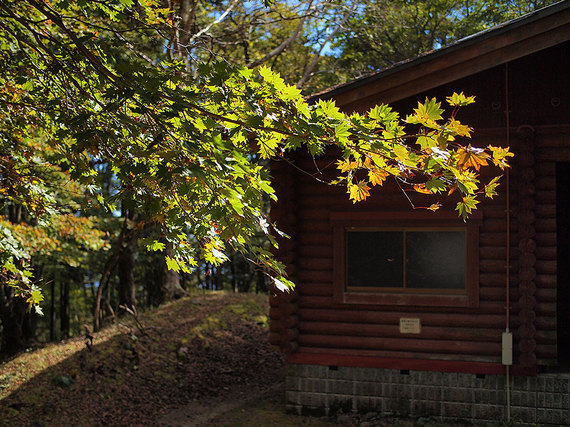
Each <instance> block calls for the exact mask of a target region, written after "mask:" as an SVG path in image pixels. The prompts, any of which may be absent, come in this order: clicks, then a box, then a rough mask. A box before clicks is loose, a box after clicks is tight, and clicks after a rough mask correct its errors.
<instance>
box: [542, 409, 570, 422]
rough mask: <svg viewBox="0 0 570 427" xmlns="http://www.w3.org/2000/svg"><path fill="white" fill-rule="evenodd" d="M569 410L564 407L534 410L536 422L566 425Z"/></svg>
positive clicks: (569, 418) (569, 416)
mask: <svg viewBox="0 0 570 427" xmlns="http://www.w3.org/2000/svg"><path fill="white" fill-rule="evenodd" d="M568 420H570V411H568V410H564V409H542V408H539V409H538V410H537V411H536V422H537V423H538V424H539V425H555V426H567V425H568V424H569V422H568Z"/></svg>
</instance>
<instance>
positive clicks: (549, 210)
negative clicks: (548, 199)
mask: <svg viewBox="0 0 570 427" xmlns="http://www.w3.org/2000/svg"><path fill="white" fill-rule="evenodd" d="M535 212H536V217H537V218H541V219H542V218H556V204H555V203H553V204H539V205H537V206H536V209H535Z"/></svg>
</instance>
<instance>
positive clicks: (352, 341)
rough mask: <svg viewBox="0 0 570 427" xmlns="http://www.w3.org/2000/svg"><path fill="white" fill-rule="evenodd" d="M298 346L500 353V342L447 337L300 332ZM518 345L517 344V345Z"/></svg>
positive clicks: (447, 352) (482, 353) (476, 353)
mask: <svg viewBox="0 0 570 427" xmlns="http://www.w3.org/2000/svg"><path fill="white" fill-rule="evenodd" d="M298 341H299V345H300V346H303V347H319V348H323V347H324V348H327V347H331V348H350V349H363V350H389V351H390V350H391V351H404V352H415V351H419V352H425V351H426V350H428V349H429V350H430V351H431V352H435V353H442V354H447V355H451V354H469V355H471V354H473V355H497V354H501V343H500V342H497V343H487V342H466V341H456V340H453V341H447V340H423V339H413V338H374V337H355V336H341V335H338V336H337V335H326V336H325V335H307V334H304V335H300V336H299V340H298ZM519 345H520V344H519Z"/></svg>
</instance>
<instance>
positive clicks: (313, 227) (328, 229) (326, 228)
mask: <svg viewBox="0 0 570 427" xmlns="http://www.w3.org/2000/svg"><path fill="white" fill-rule="evenodd" d="M298 231H299V232H301V233H305V232H309V233H315V232H317V233H319V232H320V233H332V226H331V223H330V221H329V219H328V218H323V219H322V220H321V221H317V220H314V219H313V220H306V221H301V222H300V223H299V227H298Z"/></svg>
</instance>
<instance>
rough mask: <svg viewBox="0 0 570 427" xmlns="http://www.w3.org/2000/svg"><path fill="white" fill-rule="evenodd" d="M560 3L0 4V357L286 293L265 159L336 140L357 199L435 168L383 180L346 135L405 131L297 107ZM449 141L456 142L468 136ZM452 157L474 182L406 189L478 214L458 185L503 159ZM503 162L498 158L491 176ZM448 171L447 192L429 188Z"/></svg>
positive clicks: (380, 119) (429, 114) (429, 113)
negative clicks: (223, 301)
mask: <svg viewBox="0 0 570 427" xmlns="http://www.w3.org/2000/svg"><path fill="white" fill-rule="evenodd" d="M550 3H554V2H553V1H546V0H545V1H483V0H473V1H460V0H416V1H408V0H378V1H371V0H357V1H337V0H305V1H298V2H293V1H275V2H273V1H268V0H265V1H257V0H253V1H246V2H243V1H238V0H209V1H205V0H161V1H159V0H154V1H133V0H117V1H107V2H85V1H80V0H78V1H63V0H62V1H56V0H54V1H45V2H43V1H35V0H28V1H3V0H2V1H0V239H1V245H0V264H1V265H0V267H1V268H0V358H1V356H2V355H3V356H8V355H10V354H13V353H16V352H18V351H21V350H22V349H25V348H27V347H28V346H31V345H34V344H37V343H41V342H46V341H54V340H60V339H65V338H68V337H71V336H77V335H82V334H85V331H86V329H87V330H92V329H93V328H95V329H98V328H100V327H101V325H102V324H103V323H104V322H108V321H112V320H113V319H114V318H115V316H118V315H121V314H124V313H126V312H131V313H134V312H136V310H137V309H139V310H141V309H144V308H145V307H149V306H156V305H159V304H161V303H163V302H165V301H168V300H172V299H176V298H179V297H181V296H183V295H185V294H187V293H188V292H190V291H192V290H221V289H225V290H233V291H235V292H252V291H253V292H263V293H266V292H268V290H269V289H270V288H271V286H273V285H275V284H277V285H278V287H279V285H282V286H286V285H287V283H286V279H285V278H284V276H283V274H282V273H283V266H281V265H280V264H279V263H278V262H277V261H274V260H272V258H271V255H270V247H271V244H272V242H273V240H272V239H273V238H272V237H271V234H275V233H278V232H277V231H276V230H275V229H274V228H273V227H272V225H271V224H270V223H269V220H268V210H269V200H270V199H271V198H272V197H274V195H273V190H272V188H271V182H270V176H269V173H268V171H267V168H266V166H267V163H268V159H269V158H272V157H274V156H281V155H283V153H285V152H286V151H287V150H289V149H295V148H297V147H298V146H299V145H301V143H302V141H301V140H302V139H304V137H305V136H306V135H311V137H314V140H315V141H316V142H314V143H311V142H309V143H308V144H306V145H307V148H308V149H309V151H311V153H312V154H318V153H319V152H320V151H321V150H322V146H321V144H322V143H323V142H322V141H323V140H324V139H326V138H329V136H330V135H332V136H330V138H331V139H334V142H335V143H336V144H337V145H340V146H341V148H343V150H344V153H345V157H344V158H345V161H346V163H344V168H343V166H342V164H341V167H339V169H341V172H342V173H345V174H346V175H345V176H344V178H342V179H341V180H344V184H346V185H347V186H348V192H349V194H350V197H351V198H352V199H353V200H355V201H356V200H360V199H365V198H366V197H367V195H368V190H369V187H368V186H367V185H368V184H369V181H370V182H372V183H374V181H375V180H376V181H379V183H380V184H381V181H382V179H385V174H391V175H394V176H400V177H401V175H398V174H401V173H402V171H401V170H400V171H398V170H396V168H394V167H393V166H394V165H395V164H396V163H398V164H399V165H400V166H402V165H403V166H402V167H403V168H404V169H406V171H408V172H409V171H410V170H418V169H419V166H418V164H420V163H421V164H422V165H423V164H424V163H426V162H423V163H422V162H419V163H417V162H416V163H413V162H414V159H415V158H416V157H417V159H420V158H422V159H425V158H428V157H429V156H430V155H431V154H430V150H427V154H426V153H425V150H424V148H425V147H422V150H424V151H421V152H420V151H418V152H417V153H414V154H413V155H412V154H411V153H410V152H405V153H403V154H398V155H399V156H400V155H402V156H404V157H398V158H393V157H390V156H391V154H390V150H389V149H386V150H387V151H386V153H387V154H385V155H383V156H384V158H385V159H388V160H386V161H385V160H379V159H374V164H373V165H372V166H370V162H368V164H366V162H365V161H364V157H365V156H364V155H363V154H362V153H363V151H358V150H353V149H352V146H350V145H349V141H352V140H353V139H354V138H352V137H354V136H355V135H356V134H357V131H355V130H354V129H355V128H357V127H358V126H354V127H351V126H353V125H355V123H357V124H358V125H359V126H360V127H358V129H359V130H358V132H360V133H358V138H360V139H364V140H367V138H368V142H369V144H372V143H371V142H370V141H371V139H370V138H372V137H369V136H367V137H366V138H364V137H363V135H364V133H365V130H366V129H365V130H363V129H364V128H366V127H367V126H368V127H369V130H370V132H369V133H370V134H374V133H375V130H376V129H377V127H378V123H382V126H383V128H385V129H386V130H385V131H384V133H386V132H393V134H394V135H395V136H396V137H400V136H401V135H400V132H402V127H401V126H400V125H399V124H396V125H395V124H394V121H395V120H399V119H398V118H397V116H395V115H394V113H393V112H391V111H389V110H377V111H376V113H377V114H376V116H377V117H376V118H375V119H374V120H375V122H374V123H368V122H366V120H368V119H366V120H365V119H363V118H350V119H348V118H345V117H343V116H341V115H340V113H339V112H338V111H336V110H335V109H334V107H333V106H332V105H329V104H323V105H320V106H319V108H320V110H309V107H305V106H304V104H303V103H302V98H301V97H302V96H303V95H304V96H306V95H311V94H315V93H318V92H319V91H321V90H324V89H325V88H327V87H331V86H334V85H337V84H341V83H343V82H347V81H350V80H352V79H355V78H359V77H362V76H365V75H368V74H370V73H374V72H377V71H378V70H381V69H384V68H387V67H390V66H391V65H393V64H395V63H398V62H400V61H403V60H406V59H409V58H413V57H415V56H417V55H420V54H422V53H425V52H428V51H430V50H433V49H437V48H440V47H443V46H446V45H449V44H450V43H453V42H455V41H457V40H459V39H461V38H463V37H466V36H468V35H471V34H474V33H476V32H479V31H482V30H485V29H487V28H490V27H492V26H494V25H497V24H499V23H502V22H505V21H508V20H510V19H514V18H517V17H519V16H522V15H524V14H525V13H529V12H532V11H535V10H537V9H539V8H541V7H544V6H547V5H548V4H550ZM149 64H150V65H149ZM269 69H272V70H274V71H275V72H277V73H279V75H280V76H281V78H279V77H278V76H277V75H275V74H273V73H272V72H271V71H269ZM248 70H249V71H248ZM281 79H282V80H281ZM285 83H286V84H289V85H291V86H285ZM455 102H456V103H455V104H452V106H459V105H463V104H467V103H468V101H466V99H459V100H458V99H456V101H455ZM430 105H431V107H430ZM424 107H425V108H424V110H422V111H424V113H426V118H423V116H422V117H419V116H418V117H416V119H415V120H416V121H415V122H413V120H409V119H408V121H407V122H408V123H418V124H420V125H424V127H426V126H427V127H428V128H429V126H430V124H429V123H428V122H427V120H428V119H429V120H432V121H434V122H435V121H438V120H440V119H442V117H441V112H442V111H441V110H440V109H439V104H435V103H434V104H429V105H426V106H424ZM188 110H191V111H193V113H194V114H193V115H192V114H190V115H189V114H188ZM420 110H421V108H420ZM315 111H316V112H315ZM418 114H419V113H418V111H416V115H418ZM277 116H278V117H279V119H276V118H275V117H277ZM300 116H301V117H303V116H304V117H305V118H306V120H301V119H299V117H300ZM372 116H373V115H371V116H370V117H372ZM272 117H273V119H272ZM309 118H310V119H311V120H309ZM370 120H372V119H370ZM220 122H223V123H224V126H223V129H221V128H220ZM451 122H453V120H452V121H451ZM331 123H333V125H332V126H331ZM426 123H427V124H426ZM430 123H431V122H430ZM447 123H448V125H449V123H450V122H447ZM453 126H455V127H454V128H453ZM453 126H452V127H446V128H445V129H446V132H448V133H447V134H446V135H447V136H446V138H448V139H449V141H451V140H452V137H453V135H460V136H468V131H466V130H465V129H464V128H460V127H459V126H458V125H457V123H455V124H454V125H453ZM331 129H332V130H331ZM390 129H391V130H390ZM329 131H330V132H332V133H331V134H330V135H329V133H327V132H329ZM462 132H463V135H462ZM465 132H467V135H465ZM197 135H198V136H197ZM252 135H254V136H255V138H257V140H258V141H261V142H259V143H258V144H257V146H256V149H253V150H252V149H251V146H252V142H251V141H252ZM449 135H451V136H449ZM351 138H352V139H351ZM384 139H389V138H386V137H385V135H384ZM309 140H311V138H309ZM434 140H435V137H434ZM180 141H186V142H185V143H184V142H180ZM188 141H189V142H188ZM228 141H232V142H231V144H230V143H229V142H228ZM175 142H176V144H181V145H176V144H175ZM184 144H186V145H184ZM232 144H233V145H232ZM230 145H231V146H230ZM444 145H445V144H444ZM236 147H237V148H236ZM367 147H368V148H366V150H368V149H369V147H370V145H369V146H367ZM374 147H375V146H374ZM393 148H394V147H393V146H392V151H393ZM442 148H444V149H446V150H449V151H448V153H451V155H450V157H449V158H450V159H451V158H455V157H454V156H455V155H457V156H459V157H457V158H458V159H462V160H457V161H456V162H455V163H454V165H455V166H457V165H458V164H460V165H461V166H462V167H460V168H458V169H459V170H460V172H461V173H459V172H453V171H452V172H453V173H455V175H453V173H451V172H449V170H447V169H446V168H447V165H439V166H438V167H439V169H438V171H437V174H435V175H434V172H433V171H432V170H425V169H424V170H422V177H423V181H424V184H422V183H420V182H419V181H415V182H412V183H411V184H412V185H413V186H415V187H416V188H417V186H418V185H420V184H421V185H425V183H428V190H429V191H432V192H441V193H445V191H443V190H444V189H450V188H458V189H459V190H460V191H458V193H459V192H460V193H461V194H463V195H464V196H465V198H463V199H462V201H460V203H463V205H462V206H463V207H462V209H463V212H462V211H461V209H458V210H459V211H460V214H465V213H466V211H467V213H468V212H469V211H470V209H471V208H473V207H474V206H475V204H476V200H475V198H471V197H472V196H473V197H474V195H476V194H477V192H478V191H479V187H478V183H477V181H476V179H475V175H474V174H470V173H467V172H465V171H466V170H467V169H469V168H471V169H473V170H475V169H476V170H478V169H479V167H480V166H481V165H486V159H488V158H491V157H490V156H491V154H486V153H482V152H474V151H473V152H467V151H465V149H463V151H461V150H462V148H461V147H455V148H453V149H451V148H449V147H448V146H447V145H445V146H444V147H442ZM378 150H380V148H379V149H378ZM404 151H405V150H404ZM378 152H380V151H378ZM422 153H423V154H422ZM230 154H231V156H230ZM359 156H360V157H359ZM363 156H364V157H363ZM414 156H415V157H414ZM422 156H428V157H422ZM501 156H502V157H501ZM506 156H507V154H506V153H504V152H502V153H501V152H498V153H497V152H493V153H492V158H493V162H494V163H495V165H498V166H502V161H503V160H504V158H505V157H506ZM417 159H416V160H417ZM379 162H383V163H382V165H381V166H378V165H379V164H380V163H379ZM391 162H392V163H391ZM458 162H459V163H458ZM181 165H185V166H184V167H182V166H181ZM377 166H378V167H379V168H380V169H381V172H379V169H373V168H376V167H377ZM423 167H424V166H422V168H423ZM358 168H362V169H367V171H368V172H369V173H370V174H371V175H369V177H370V178H369V180H368V181H364V180H360V181H359V180H358V179H357V178H356V175H354V176H353V169H358ZM442 170H445V171H447V172H449V173H450V175H446V176H447V178H446V180H445V182H444V181H443V180H441V181H440V180H437V179H436V180H435V181H434V179H435V178H434V176H436V177H441V176H443V175H445V174H443V173H442V172H441V171H442ZM459 175H461V176H459ZM438 179H439V178H438ZM436 182H437V185H436V184H435V183H436ZM429 183H431V187H430V185H429ZM469 183H471V184H473V185H469ZM323 185H324V184H323ZM493 189H494V187H492V186H491V187H485V189H484V192H485V195H492V194H491V193H492V192H493ZM423 190H424V191H425V187H423ZM487 193H489V194H487ZM268 272H270V273H276V274H269V273H268ZM283 283H285V285H283Z"/></svg>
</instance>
